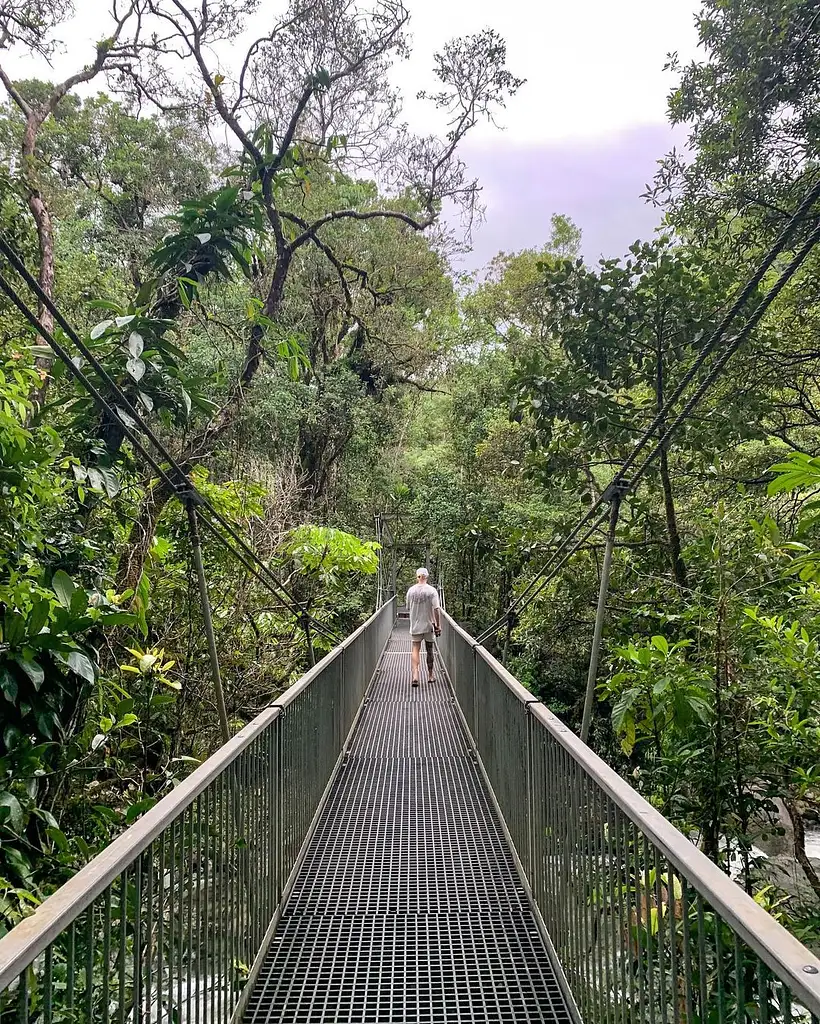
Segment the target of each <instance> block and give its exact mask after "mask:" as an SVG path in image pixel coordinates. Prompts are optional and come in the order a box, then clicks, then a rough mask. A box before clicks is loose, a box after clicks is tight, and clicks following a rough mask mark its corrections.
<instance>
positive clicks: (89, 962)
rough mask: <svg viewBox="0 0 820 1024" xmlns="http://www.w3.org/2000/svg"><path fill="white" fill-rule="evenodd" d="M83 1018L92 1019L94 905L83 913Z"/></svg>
mask: <svg viewBox="0 0 820 1024" xmlns="http://www.w3.org/2000/svg"><path fill="white" fill-rule="evenodd" d="M85 1016H86V1020H88V1021H91V1020H93V1019H94V904H93V903H91V904H90V905H89V907H88V909H87V910H86V912H85Z"/></svg>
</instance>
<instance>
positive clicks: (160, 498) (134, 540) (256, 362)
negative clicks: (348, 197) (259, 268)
mask: <svg viewBox="0 0 820 1024" xmlns="http://www.w3.org/2000/svg"><path fill="white" fill-rule="evenodd" d="M292 259H293V254H292V252H290V251H289V250H285V251H283V252H282V253H281V254H280V256H279V259H278V260H277V263H276V268H275V270H274V272H273V278H272V280H271V284H270V288H269V289H268V295H267V299H266V301H265V315H266V316H267V317H268V318H269V319H270V320H275V319H276V317H277V316H278V315H279V312H280V310H281V307H282V300H283V298H284V293H285V282H286V280H287V275H288V271H289V270H290V265H291V261H292ZM263 340H264V329H263V328H262V327H260V326H259V325H258V324H254V325H253V326H252V327H251V331H250V335H249V337H248V348H247V352H246V354H245V365H244V366H243V368H242V373H241V374H240V377H239V380H238V381H237V383H236V385H235V386H234V388H233V389H232V390H231V393H230V394H229V395H228V397H227V399H226V400H225V404H224V405H223V406H222V408H221V409H220V410H219V412H218V414H217V415H216V416H215V417H214V418H213V419H212V420H211V422H210V423H208V424H206V426H205V427H204V428H203V429H202V430H201V431H199V433H198V434H197V435H196V436H195V437H194V439H193V440H192V442H191V443H190V444H189V446H188V450H187V451H186V452H185V454H184V455H182V456H181V457H180V458H179V460H178V462H179V464H180V465H181V467H182V469H183V471H184V472H185V473H188V472H189V471H190V469H191V467H192V466H193V464H194V463H196V462H200V463H201V462H205V461H207V459H209V458H210V456H211V455H212V454H213V449H214V446H215V445H216V443H217V441H219V439H220V438H221V437H223V436H224V435H225V434H226V433H227V432H228V430H230V428H231V427H232V426H233V425H234V424H235V423H236V421H237V419H238V418H239V415H240V413H241V412H242V409H243V407H244V404H245V397H246V394H247V390H248V388H249V387H250V386H251V385H252V384H253V381H254V378H255V377H256V374H257V371H258V370H259V367H260V365H261V363H262V359H263V357H264V354H265V349H264V344H263ZM172 496H173V492H172V491H171V490H170V488H169V487H168V485H167V484H166V483H165V482H164V481H160V482H159V483H158V484H156V485H155V486H154V487H153V488H152V489H151V490H150V491H149V493H147V494H146V495H145V497H144V498H143V501H142V505H141V507H140V510H139V513H138V514H137V518H136V520H135V521H134V525H133V526H132V527H131V533H130V534H129V537H128V541H127V543H126V546H125V549H124V550H123V552H122V555H121V556H120V562H119V566H118V569H117V582H116V586H117V589H118V590H119V591H120V592H122V591H123V590H129V589H131V588H136V585H137V583H139V579H140V576H141V575H142V570H143V568H144V567H145V561H146V558H147V557H148V552H149V551H150V550H151V543H152V541H153V538H154V534H155V533H156V528H157V523H158V522H159V518H160V516H161V515H162V512H163V509H164V508H165V506H166V505H167V503H168V501H169V499H170V498H171V497H172Z"/></svg>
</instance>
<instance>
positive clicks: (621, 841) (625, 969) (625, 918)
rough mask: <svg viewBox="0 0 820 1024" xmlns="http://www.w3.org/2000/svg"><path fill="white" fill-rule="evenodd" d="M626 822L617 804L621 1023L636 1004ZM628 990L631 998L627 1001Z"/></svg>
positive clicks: (623, 1023) (616, 839) (616, 833)
mask: <svg viewBox="0 0 820 1024" xmlns="http://www.w3.org/2000/svg"><path fill="white" fill-rule="evenodd" d="M625 829H626V824H625V821H624V816H623V813H622V812H621V809H620V807H618V805H617V804H616V805H615V844H616V846H615V856H616V857H617V858H618V920H619V921H620V931H621V992H622V995H621V1024H627V1021H628V1018H627V1011H628V1009H629V1008H631V1007H632V1006H634V1005H635V978H634V974H633V971H632V928H631V924H630V920H629V915H628V912H627V910H626V908H628V907H629V862H628V854H627V849H628V845H629V844H628V841H627V840H626V837H625V835H624V831H625ZM627 991H628V992H629V1000H628V1002H627Z"/></svg>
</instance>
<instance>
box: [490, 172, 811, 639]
mask: <svg viewBox="0 0 820 1024" xmlns="http://www.w3.org/2000/svg"><path fill="white" fill-rule="evenodd" d="M818 198H820V180H819V181H818V182H816V183H815V185H814V186H813V187H812V188H810V189H809V190H808V192H807V194H806V196H805V198H804V199H803V202H802V203H801V204H800V206H799V208H798V209H797V210H796V211H795V213H794V214H793V215H792V217H791V218H790V220H789V223H788V224H787V225H786V227H785V228H784V229H783V231H782V232H781V234H780V235H779V237H778V238H777V240H776V241H775V243H774V244H773V245H772V247H771V248H770V250H769V252H768V253H767V254H766V256H765V257H764V259H763V261H762V262H761V264H760V266H759V267H758V268H757V270H756V271H755V273H754V274H753V275H752V277H751V278H750V279H749V280H748V281H747V283H746V285H745V286H744V287H743V289H742V290H741V292H740V293H739V294H738V297H737V298H736V300H735V301H734V302H733V303H732V306H731V308H730V309H729V311H728V312H727V313H726V315H725V316H724V318H723V320H722V321H721V322H720V324H719V325H718V327H717V328H716V329H715V331H713V333H712V334H711V335H710V337H709V338H708V339H707V341H706V343H705V344H704V346H703V347H702V348H701V350H700V352H699V354H698V356H697V358H696V359H695V361H694V363H693V364H692V366H691V367H690V368H689V370H688V371H687V372H686V374H684V376H683V378H682V379H681V380H680V381H679V383H678V385H677V386H676V387H675V389H674V390H673V392H672V393H671V394H670V395H669V397H668V398H667V399H666V401H665V402H664V404H663V406H662V408H661V409H660V410H659V411H658V413H657V414H656V415H655V417H654V419H653V420H652V422H651V423H650V424H649V426H648V427H647V428H646V430H645V431H644V433H643V434H642V435H641V437H640V438H639V439H638V441H637V442H636V443H635V446H634V447H633V449H632V451H631V452H630V453H629V455H627V457H626V458H625V459H624V461H623V463H622V464H621V467H620V468H619V470H618V471H617V473H616V474H615V476H614V477H613V479H612V482H611V484H610V486H609V487H608V488H607V489H606V491H604V493H603V494H602V495H601V496H600V497H599V498H597V499H596V501H595V502H593V504H592V506H591V507H590V508H589V509H588V510H587V512H586V514H585V515H584V516H583V517H582V518H581V520H580V521H579V522H578V523H577V524H576V525H575V527H573V529H572V530H571V531H570V533H569V534H568V535H567V537H565V538H564V539H563V540H562V541H561V542H560V543H559V544H558V546H557V547H556V549H555V551H554V552H553V553H552V555H551V556H550V557H549V559H548V561H547V563H546V564H545V565H544V566H543V567H542V568H541V569H540V570H539V572H538V573H537V574H536V575H535V577H534V578H533V579H532V580H531V581H530V583H529V584H528V585H527V587H526V588H525V589H524V590H523V591H522V593H521V594H519V595H518V597H517V598H515V600H513V601H512V602H511V603H510V606H509V607H508V608H507V610H506V611H505V612H504V614H503V615H501V616H500V617H499V618H498V619H496V621H495V622H493V623H492V624H491V625H490V626H488V627H487V628H486V629H485V630H484V631H483V632H482V633H481V634H480V635H479V636H478V638H477V639H478V640H479V641H480V642H482V643H483V642H484V641H485V640H487V639H488V638H489V637H491V636H493V635H494V634H495V633H497V632H498V630H499V629H501V628H502V627H503V626H504V624H505V623H506V622H507V621H508V620H509V617H510V616H511V615H512V614H513V613H514V612H516V611H518V612H521V611H523V609H524V608H525V607H527V605H529V604H530V603H531V601H533V600H534V599H535V597H537V596H538V594H539V593H540V592H541V591H542V590H543V588H544V587H545V586H546V585H547V583H549V581H550V580H552V579H553V577H554V576H555V575H556V573H557V572H558V571H559V569H560V568H561V567H562V566H563V565H564V564H565V562H566V560H567V559H566V557H565V558H563V559H562V560H561V562H560V564H559V565H558V566H557V567H556V568H555V569H552V567H553V564H554V562H555V560H556V559H557V558H558V557H559V556H560V555H561V553H562V551H564V549H565V548H566V547H567V545H568V544H570V543H571V542H572V541H573V540H574V539H575V538H576V537H577V536H578V535H579V533H580V532H581V531H582V530H583V529H584V527H585V526H586V525H587V524H588V523H589V522H590V520H591V519H593V518H594V516H595V514H596V512H598V511H599V509H600V508H601V507H602V506H603V505H604V504H606V503H607V502H608V500H609V498H608V495H609V494H611V493H612V488H613V486H616V487H620V488H621V489H622V493H623V494H624V495H625V494H626V493H628V492H629V491H631V490H633V489H634V487H635V486H636V485H637V483H638V482H639V480H640V479H641V478H642V477H643V476H644V474H645V473H646V471H647V469H648V468H649V467H650V466H651V464H652V463H653V462H654V461H655V459H656V458H657V456H658V455H659V454H660V452H661V451H662V449H663V448H664V447H665V446H666V444H667V443H668V441H669V439H670V438H671V437H672V436H673V434H675V433H676V432H677V430H678V429H679V428H680V426H681V425H682V424H683V423H684V422H685V420H686V419H687V418H688V417H689V415H690V414H691V413H692V411H693V410H694V408H695V407H696V406H697V405H698V404H699V402H700V401H701V399H702V398H703V396H704V395H705V393H706V391H707V390H708V389H709V387H711V385H712V384H713V383H714V381H715V380H716V379H717V377H718V376H719V375H720V373H721V372H722V370H723V369H724V367H725V366H726V364H727V363H728V361H729V359H730V358H731V357H732V356H733V355H734V353H735V352H736V351H737V349H738V348H739V347H740V345H741V344H742V343H743V342H744V341H745V340H746V339H747V338H748V336H749V335H750V334H751V332H752V331H753V330H754V329H755V328H756V327H757V326H758V324H759V323H760V321H761V320H762V318H763V316H764V314H765V313H766V311H767V310H768V309H769V307H770V306H771V304H772V302H773V301H774V300H775V299H776V298H777V296H778V295H779V294H780V292H781V291H782V290H783V288H784V287H785V286H786V284H787V283H788V282H789V281H790V280H791V278H792V277H793V276H794V274H795V273H796V272H797V270H798V269H799V268H800V267H801V266H802V264H803V263H804V262H805V260H806V258H807V257H808V255H809V253H810V252H811V251H812V250H813V249H814V247H815V246H816V245H817V243H818V241H820V224H818V225H816V226H815V228H814V230H813V231H812V232H811V234H810V235H809V236H808V238H807V239H806V241H805V242H804V243H803V245H802V246H801V247H800V249H799V250H798V252H797V253H796V255H795V256H794V257H793V259H792V260H791V261H790V262H789V264H788V265H787V266H786V268H785V269H784V270H783V272H782V273H781V275H780V277H779V278H778V280H777V281H776V282H775V284H774V285H773V286H772V287H771V288H770V289H769V291H768V292H767V293H766V295H765V296H763V298H762V299H761V301H760V302H759V303H758V305H757V306H756V307H755V309H754V311H753V312H752V314H751V316H750V317H749V320H748V321H747V322H746V324H745V325H744V326H743V328H742V329H741V330H740V331H739V332H738V333H737V334H736V335H735V337H734V338H733V339H732V340H731V342H730V343H729V344H728V345H727V347H726V348H725V349H724V350H723V351H722V352H721V353H720V355H719V356H718V358H717V360H716V361H715V364H714V366H713V367H712V369H711V370H710V371H709V373H708V374H707V376H706V377H705V378H704V380H703V381H702V383H701V384H700V385H699V387H698V389H697V391H696V392H695V393H694V394H693V395H692V396H691V398H690V399H689V400H688V401H687V403H686V404H685V405H684V407H683V408H682V409H681V411H680V412H679V413H678V414H677V415H676V417H675V419H674V420H673V421H672V422H671V423H669V424H668V426H666V427H665V428H664V430H663V432H662V434H661V436H660V437H657V438H656V443H655V445H654V446H653V448H652V449H651V450H650V452H649V454H648V455H647V456H646V457H645V459H644V460H643V462H642V463H641V464H640V465H639V466H638V467H637V468H636V469H635V470H634V472H632V473H631V474H630V479H627V476H626V475H627V473H629V471H630V470H631V469H632V467H633V466H634V465H635V463H636V460H637V457H638V455H639V454H640V453H641V451H643V449H644V448H645V447H646V446H647V445H648V444H649V442H650V440H651V439H652V437H653V435H655V433H656V431H657V430H658V427H660V426H661V425H662V424H664V423H665V420H666V419H667V417H668V416H669V414H670V412H671V409H672V406H673V405H674V404H675V403H676V402H677V401H678V399H679V398H680V396H681V395H682V394H683V392H684V390H685V389H686V388H687V387H688V385H689V384H690V383H691V381H692V380H693V379H694V377H695V375H696V374H697V371H698V370H699V369H700V367H701V366H702V365H703V363H704V362H705V360H706V359H707V358H708V356H709V355H710V354H711V353H712V352H713V351H714V349H715V347H716V346H717V344H718V342H719V341H720V340H721V339H722V338H723V336H724V334H725V333H726V331H727V330H728V328H729V327H730V326H731V324H732V322H733V320H734V319H735V318H736V317H737V314H738V313H739V312H740V310H741V309H742V307H743V306H744V305H745V303H746V302H747V301H748V299H749V298H750V297H751V295H752V294H753V293H754V291H755V289H756V288H757V287H758V285H759V284H760V283H761V281H762V279H763V277H764V276H765V273H766V272H767V271H768V270H769V269H770V268H771V266H772V265H773V264H774V262H775V260H776V259H777V257H778V256H779V255H781V253H782V252H783V250H784V249H785V246H786V244H787V243H788V241H789V240H790V239H791V236H792V235H793V234H794V231H795V229H796V227H797V225H798V224H799V223H800V221H802V220H803V219H804V217H805V214H806V212H807V211H808V210H809V209H810V208H811V206H812V205H813V204H814V203H815V202H816V200H817V199H818ZM603 518H605V516H602V517H601V519H600V520H599V521H598V522H597V523H596V525H595V527H593V530H594V529H595V528H597V526H598V525H600V522H601V521H602V520H603ZM591 532H592V531H589V532H588V533H587V534H586V535H585V538H584V539H586V537H588V536H589V533H591ZM582 543H583V540H582V541H580V542H578V543H577V544H575V545H574V546H573V548H572V550H571V552H570V554H574V553H575V551H577V550H578V548H579V547H580V546H581V544H582Z"/></svg>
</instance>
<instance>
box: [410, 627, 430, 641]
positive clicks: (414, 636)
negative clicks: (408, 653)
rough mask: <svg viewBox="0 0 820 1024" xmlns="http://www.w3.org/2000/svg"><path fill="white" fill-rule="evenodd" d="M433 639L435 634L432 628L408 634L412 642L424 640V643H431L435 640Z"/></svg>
mask: <svg viewBox="0 0 820 1024" xmlns="http://www.w3.org/2000/svg"><path fill="white" fill-rule="evenodd" d="M435 639H436V634H435V633H434V632H433V631H432V629H431V630H430V632H429V633H411V634H410V642H411V643H414V644H420V643H421V642H422V640H424V641H426V643H428V644H432V643H433V642H434V641H435Z"/></svg>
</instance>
